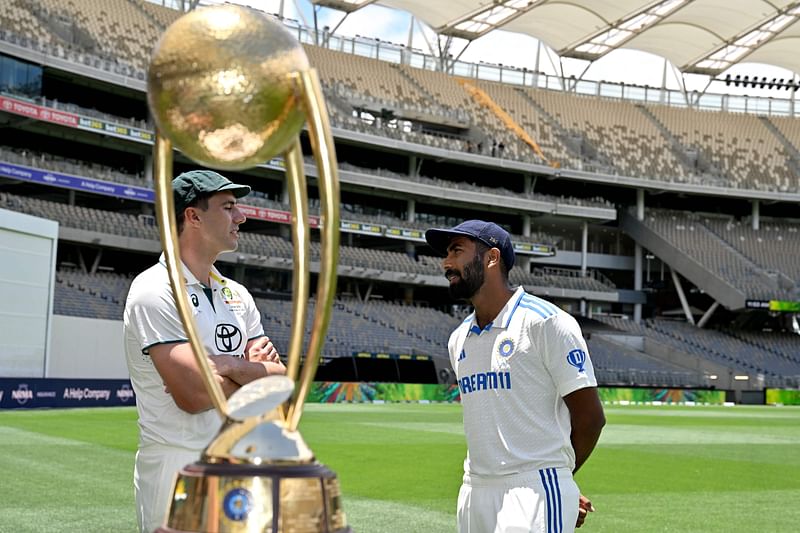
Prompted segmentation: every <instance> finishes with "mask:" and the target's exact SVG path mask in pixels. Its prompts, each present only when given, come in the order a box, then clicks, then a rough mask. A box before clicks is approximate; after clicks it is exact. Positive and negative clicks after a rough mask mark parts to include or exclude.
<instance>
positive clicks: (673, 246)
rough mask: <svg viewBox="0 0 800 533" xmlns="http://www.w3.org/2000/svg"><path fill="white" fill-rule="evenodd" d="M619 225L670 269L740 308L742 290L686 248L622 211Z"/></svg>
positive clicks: (734, 306)
mask: <svg viewBox="0 0 800 533" xmlns="http://www.w3.org/2000/svg"><path fill="white" fill-rule="evenodd" d="M621 228H622V230H623V231H624V232H625V233H627V234H628V235H630V236H631V238H633V240H635V241H636V242H637V243H638V244H640V245H642V246H643V247H644V248H646V249H648V250H650V251H651V252H653V253H654V254H655V255H656V256H658V257H659V258H661V259H662V260H663V261H664V262H665V263H666V264H667V265H668V266H669V267H670V268H671V269H672V270H673V271H675V272H678V273H679V274H681V275H682V276H684V277H685V278H686V279H688V280H689V281H691V282H692V283H694V284H695V285H696V286H698V287H700V288H701V289H703V290H704V291H705V292H706V293H708V294H709V295H710V296H711V297H712V298H714V299H715V300H716V301H718V302H719V303H720V304H722V305H723V306H725V307H726V308H728V309H743V308H744V306H745V300H746V295H745V293H744V292H743V291H742V290H740V289H739V288H738V287H736V286H734V285H733V284H732V283H731V282H730V281H729V280H726V279H723V278H722V277H721V276H720V275H719V274H718V273H717V272H715V271H713V270H711V269H710V268H709V267H708V266H707V265H706V264H705V263H701V262H699V261H697V260H696V259H694V258H692V257H690V256H689V255H687V253H686V250H683V249H681V247H680V246H679V245H678V243H676V242H673V241H671V240H670V239H669V238H668V237H666V236H665V235H662V234H661V233H659V232H658V231H656V230H655V229H654V228H653V227H651V226H649V225H648V224H646V223H645V222H644V221H640V220H638V219H637V218H636V217H635V216H634V215H632V214H630V213H628V212H624V213H622V221H621ZM708 233H709V234H710V232H708ZM715 238H716V237H715ZM717 240H719V239H717ZM742 259H744V258H742Z"/></svg>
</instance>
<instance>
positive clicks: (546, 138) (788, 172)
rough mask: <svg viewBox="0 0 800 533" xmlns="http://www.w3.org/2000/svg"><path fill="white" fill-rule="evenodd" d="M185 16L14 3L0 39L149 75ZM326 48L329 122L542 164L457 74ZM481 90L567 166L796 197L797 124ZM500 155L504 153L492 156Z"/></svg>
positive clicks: (137, 3)
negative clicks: (163, 37)
mask: <svg viewBox="0 0 800 533" xmlns="http://www.w3.org/2000/svg"><path fill="white" fill-rule="evenodd" d="M178 15H179V13H177V12H176V11H173V10H170V9H167V8H163V7H160V6H157V5H154V4H152V3H150V2H146V1H143V0H113V1H112V0H110V1H109V2H107V3H102V4H98V3H97V2H93V1H92V0H73V1H70V2H66V3H64V2H59V1H57V0H38V1H36V2H32V1H31V2H23V1H21V0H12V1H11V2H9V3H8V5H7V6H5V7H4V8H3V9H0V20H2V21H3V22H4V24H3V31H2V32H0V39H2V40H6V41H8V42H14V43H15V44H20V45H22V46H28V47H31V48H34V49H36V50H40V51H42V52H44V53H48V54H51V55H54V56H58V57H63V58H68V59H69V60H73V61H75V62H76V63H81V64H83V65H88V66H91V67H94V68H99V69H103V70H109V71H112V72H115V73H119V74H123V75H126V76H131V77H136V78H138V79H141V80H143V79H144V72H145V70H146V68H147V61H148V59H149V57H150V53H151V50H152V46H153V45H154V43H155V42H156V40H157V38H158V36H159V35H160V33H161V32H162V31H163V29H164V28H165V27H166V26H167V25H168V24H169V23H170V22H171V21H173V20H174V19H175V18H177V16H178ZM23 36H24V37H23ZM331 42H335V43H338V45H339V47H340V48H342V51H339V50H333V49H328V48H325V47H320V46H314V45H311V44H305V45H304V46H305V48H306V51H307V53H308V55H309V57H310V59H311V62H312V64H314V65H315V66H316V67H317V68H318V69H319V71H320V75H321V78H322V82H323V86H324V89H325V92H326V94H327V95H328V98H329V103H330V108H331V111H332V122H333V124H334V125H336V126H338V127H343V128H346V129H354V130H357V131H362V132H366V133H370V134H373V135H382V136H390V137H394V138H398V139H402V140H406V141H409V142H415V143H423V144H428V145H431V146H436V147H440V148H444V149H447V150H455V151H465V152H466V151H472V152H479V153H483V154H486V155H489V154H490V153H491V147H492V145H494V144H495V143H497V144H499V143H503V145H504V150H503V151H502V157H504V158H509V159H515V160H519V161H525V162H535V163H543V161H542V160H541V158H539V157H538V156H536V154H534V153H533V151H532V150H531V148H530V147H529V146H528V145H527V144H525V143H524V142H522V141H521V140H520V139H519V138H518V137H517V136H516V135H515V134H514V133H513V132H512V131H511V130H510V129H509V128H508V126H507V124H505V123H504V122H503V121H502V120H500V119H499V118H498V117H497V116H495V115H494V114H493V113H492V112H491V111H490V110H489V109H487V108H486V107H485V106H483V105H481V104H479V103H477V102H476V101H475V100H474V99H473V98H471V97H470V95H469V94H468V92H467V91H465V89H464V88H463V87H462V86H461V85H460V84H459V83H458V79H457V78H456V77H454V76H450V75H446V74H444V73H441V72H436V71H432V70H429V69H422V68H415V67H411V66H409V65H407V64H400V61H401V58H402V57H404V56H403V54H402V53H400V52H398V53H396V54H390V55H391V56H392V58H393V61H394V62H393V61H384V60H379V59H373V58H371V57H364V55H362V52H364V50H362V48H361V47H359V46H356V45H355V44H354V41H345V40H341V39H340V40H333V41H331ZM345 43H348V44H349V45H352V46H345V45H344V44H345ZM395 56H396V57H395ZM426 66H429V65H426ZM475 84H476V86H478V87H479V88H480V89H481V90H482V91H484V92H485V93H486V94H487V95H489V97H490V98H491V99H492V100H493V101H494V102H495V103H497V104H498V105H499V106H500V107H501V108H503V110H504V111H505V112H507V113H508V114H509V115H510V116H511V117H512V118H513V119H514V120H515V122H516V123H517V124H518V125H521V126H522V127H523V129H525V130H526V132H527V133H528V134H529V135H530V137H531V138H532V139H533V140H534V141H535V142H536V143H537V144H538V145H539V146H540V147H541V148H542V150H543V151H544V153H545V156H546V158H547V161H546V162H550V163H557V164H558V165H559V166H562V167H564V168H573V169H578V170H591V171H599V172H603V173H610V174H621V175H626V176H630V177H634V178H637V177H639V178H645V179H650V180H652V179H656V180H663V181H668V182H688V183H696V184H703V185H714V186H721V187H733V188H752V189H757V190H765V191H783V192H797V191H798V190H800V181H798V180H799V179H800V178H799V177H798V175H800V172H799V171H800V153H798V150H797V147H798V146H800V127H798V126H797V125H796V124H794V122H795V121H792V120H790V119H785V118H781V117H769V118H767V117H756V116H755V115H748V114H736V113H725V112H712V111H703V112H701V113H702V115H703V118H702V120H699V119H698V118H697V114H696V113H698V111H696V110H693V109H682V108H679V107H675V106H664V105H641V104H637V103H634V102H630V101H615V100H609V99H604V98H599V97H596V96H580V95H576V94H569V93H568V92H564V91H556V90H550V89H546V90H545V89H534V88H531V87H524V88H521V87H517V86H512V85H508V84H502V83H497V82H488V81H475ZM356 109H362V110H370V112H371V114H372V118H370V119H368V120H367V122H365V121H364V119H362V118H361V117H360V116H358V113H357V112H356V111H355V110H356ZM384 110H386V111H391V117H400V118H401V119H403V120H407V121H408V124H409V125H410V126H409V125H407V126H402V125H398V124H397V123H395V122H394V120H392V119H391V118H390V119H387V120H378V118H382V117H379V115H380V114H381V113H382V111H384ZM425 116H427V119H425ZM415 117H416V118H415ZM435 117H440V120H442V121H443V123H451V124H460V125H461V132H460V133H451V134H445V133H442V132H438V133H435V134H434V133H433V132H432V131H431V130H429V129H428V130H425V129H424V128H421V127H419V126H415V124H417V122H415V121H422V122H424V121H425V120H427V121H428V122H433V123H435V122H436V118H435ZM468 141H469V142H468ZM479 146H480V149H479V148H478V147H479ZM495 155H496V156H498V157H499V156H500V155H501V154H500V152H499V151H498V150H495Z"/></svg>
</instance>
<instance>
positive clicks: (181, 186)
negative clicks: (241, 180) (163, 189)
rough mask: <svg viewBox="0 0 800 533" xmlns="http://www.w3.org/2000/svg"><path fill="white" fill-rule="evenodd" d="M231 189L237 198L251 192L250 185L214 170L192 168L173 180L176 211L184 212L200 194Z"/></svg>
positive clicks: (178, 212) (177, 212)
mask: <svg viewBox="0 0 800 533" xmlns="http://www.w3.org/2000/svg"><path fill="white" fill-rule="evenodd" d="M222 191H231V192H232V193H233V195H234V196H235V197H236V198H241V197H243V196H247V195H248V194H250V186H248V185H239V184H237V183H233V182H232V181H231V180H229V179H228V178H226V177H225V176H223V175H222V174H219V173H217V172H214V171H213V170H190V171H189V172H184V173H183V174H181V175H180V176H178V177H177V178H175V179H174V180H172V192H173V193H174V200H175V213H176V214H180V213H183V210H184V209H186V206H187V205H189V204H191V203H192V202H194V201H195V200H196V199H197V198H198V196H202V195H205V194H213V193H217V192H222Z"/></svg>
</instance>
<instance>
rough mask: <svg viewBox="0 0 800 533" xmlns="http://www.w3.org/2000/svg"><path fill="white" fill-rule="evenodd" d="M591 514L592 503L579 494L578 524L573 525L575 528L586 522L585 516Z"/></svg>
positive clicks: (592, 509)
mask: <svg viewBox="0 0 800 533" xmlns="http://www.w3.org/2000/svg"><path fill="white" fill-rule="evenodd" d="M593 512H594V505H592V502H591V501H589V498H587V497H586V496H584V495H583V494H581V495H580V496H579V497H578V522H577V523H576V524H575V527H576V528H577V527H581V526H582V525H583V522H584V520H586V515H588V514H589V513H593Z"/></svg>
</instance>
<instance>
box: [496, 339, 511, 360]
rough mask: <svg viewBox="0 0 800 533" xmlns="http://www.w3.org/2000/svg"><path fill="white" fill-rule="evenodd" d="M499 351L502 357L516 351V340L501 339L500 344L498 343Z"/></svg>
mask: <svg viewBox="0 0 800 533" xmlns="http://www.w3.org/2000/svg"><path fill="white" fill-rule="evenodd" d="M497 353H499V354H500V355H501V356H502V357H508V356H509V355H511V354H512V353H514V341H513V340H511V339H503V340H502V341H500V344H498V345H497Z"/></svg>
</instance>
